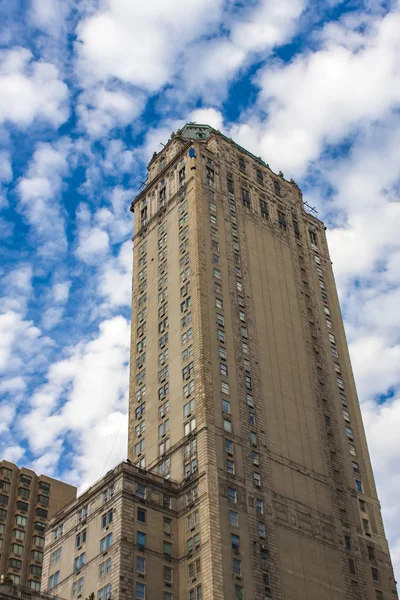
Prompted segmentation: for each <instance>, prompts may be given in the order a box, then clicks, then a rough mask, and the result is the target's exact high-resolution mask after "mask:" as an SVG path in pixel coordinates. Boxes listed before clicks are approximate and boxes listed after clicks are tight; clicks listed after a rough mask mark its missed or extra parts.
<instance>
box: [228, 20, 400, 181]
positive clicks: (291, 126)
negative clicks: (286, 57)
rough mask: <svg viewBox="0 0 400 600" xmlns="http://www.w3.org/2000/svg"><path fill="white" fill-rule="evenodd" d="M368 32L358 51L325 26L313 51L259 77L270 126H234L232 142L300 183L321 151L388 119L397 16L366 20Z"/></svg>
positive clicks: (397, 94)
mask: <svg viewBox="0 0 400 600" xmlns="http://www.w3.org/2000/svg"><path fill="white" fill-rule="evenodd" d="M345 23H346V26H347V21H346V22H345ZM350 24H352V25H353V26H355V25H357V26H358V25H359V20H358V21H357V22H356V23H352V22H350ZM366 27H367V29H366V32H365V33H364V35H363V36H362V43H361V40H360V35H359V33H357V41H358V43H357V44H356V43H355V42H354V38H353V37H351V36H350V32H349V31H347V29H346V32H347V33H346V36H344V35H343V29H344V26H343V25H342V26H341V27H340V26H339V25H336V26H335V29H332V27H330V26H328V27H327V29H326V31H325V35H324V34H322V35H321V38H322V41H323V47H322V48H321V49H319V50H318V51H315V52H309V53H303V54H300V55H299V56H298V57H297V58H295V59H294V60H293V61H292V62H291V63H290V64H287V65H283V64H279V63H277V64H275V65H268V66H266V67H265V68H264V69H263V70H261V71H260V73H259V74H258V76H257V78H256V80H255V81H256V83H257V84H258V85H259V86H260V95H259V99H258V105H259V108H260V110H262V111H267V112H268V120H267V121H266V122H264V121H260V120H258V119H255V122H254V123H253V124H251V123H250V125H251V126H250V127H246V125H244V126H243V127H240V126H239V127H234V128H233V129H232V132H231V135H232V137H234V139H237V141H238V142H239V143H240V144H242V145H244V146H245V147H247V148H250V149H253V151H254V152H255V154H257V155H259V154H261V155H262V156H264V157H265V159H266V160H267V161H268V162H270V163H271V164H272V165H273V166H275V167H276V170H279V169H282V170H286V169H289V171H290V173H291V175H293V176H300V175H303V174H304V169H305V168H306V167H307V165H308V163H309V161H312V160H315V159H317V158H318V157H319V155H320V153H321V151H322V148H323V147H324V146H325V145H326V144H333V143H337V142H339V141H340V140H341V139H342V138H343V137H345V136H346V135H347V134H348V132H349V130H350V129H351V128H354V127H364V126H365V125H368V123H370V122H371V121H373V120H374V119H377V118H380V117H383V116H389V113H390V110H391V109H393V108H395V107H396V106H397V105H398V103H399V102H400V88H399V86H398V78H399V76H400V58H399V57H400V38H399V36H398V31H399V28H400V13H399V12H392V13H389V14H388V15H386V16H385V17H383V18H381V17H376V18H375V19H371V18H369V19H368V20H367V22H366ZM351 33H354V32H352V31H351ZM294 90H295V93H294Z"/></svg>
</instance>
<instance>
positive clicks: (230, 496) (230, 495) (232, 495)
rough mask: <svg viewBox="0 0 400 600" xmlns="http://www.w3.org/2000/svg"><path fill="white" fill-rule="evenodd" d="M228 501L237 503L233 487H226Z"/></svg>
mask: <svg viewBox="0 0 400 600" xmlns="http://www.w3.org/2000/svg"><path fill="white" fill-rule="evenodd" d="M228 502H231V503H232V504H237V492H236V490H235V489H234V488H230V487H228Z"/></svg>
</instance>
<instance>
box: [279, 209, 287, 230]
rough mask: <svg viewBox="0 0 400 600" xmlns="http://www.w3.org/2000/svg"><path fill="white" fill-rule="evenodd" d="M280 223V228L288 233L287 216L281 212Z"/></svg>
mask: <svg viewBox="0 0 400 600" xmlns="http://www.w3.org/2000/svg"><path fill="white" fill-rule="evenodd" d="M278 222H279V228H280V229H282V230H283V231H286V219H285V215H284V213H283V212H282V211H280V210H278Z"/></svg>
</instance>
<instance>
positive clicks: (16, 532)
mask: <svg viewBox="0 0 400 600" xmlns="http://www.w3.org/2000/svg"><path fill="white" fill-rule="evenodd" d="M3 531H4V525H3ZM3 531H1V530H0V533H3ZM13 535H14V537H15V539H16V540H20V541H21V542H23V541H24V539H25V531H21V529H14V531H13ZM36 538H38V539H39V540H43V543H44V538H39V537H38V536H35V537H34V538H33V543H34V544H36V545H37V546H39V544H38V543H37V542H36ZM40 545H41V546H42V547H43V545H42V544H40Z"/></svg>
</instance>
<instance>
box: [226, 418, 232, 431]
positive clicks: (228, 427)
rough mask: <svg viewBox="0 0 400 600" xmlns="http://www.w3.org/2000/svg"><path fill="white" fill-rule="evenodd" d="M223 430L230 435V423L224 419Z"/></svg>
mask: <svg viewBox="0 0 400 600" xmlns="http://www.w3.org/2000/svg"><path fill="white" fill-rule="evenodd" d="M224 430H225V431H227V432H228V433H232V422H231V421H229V419H224Z"/></svg>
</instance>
